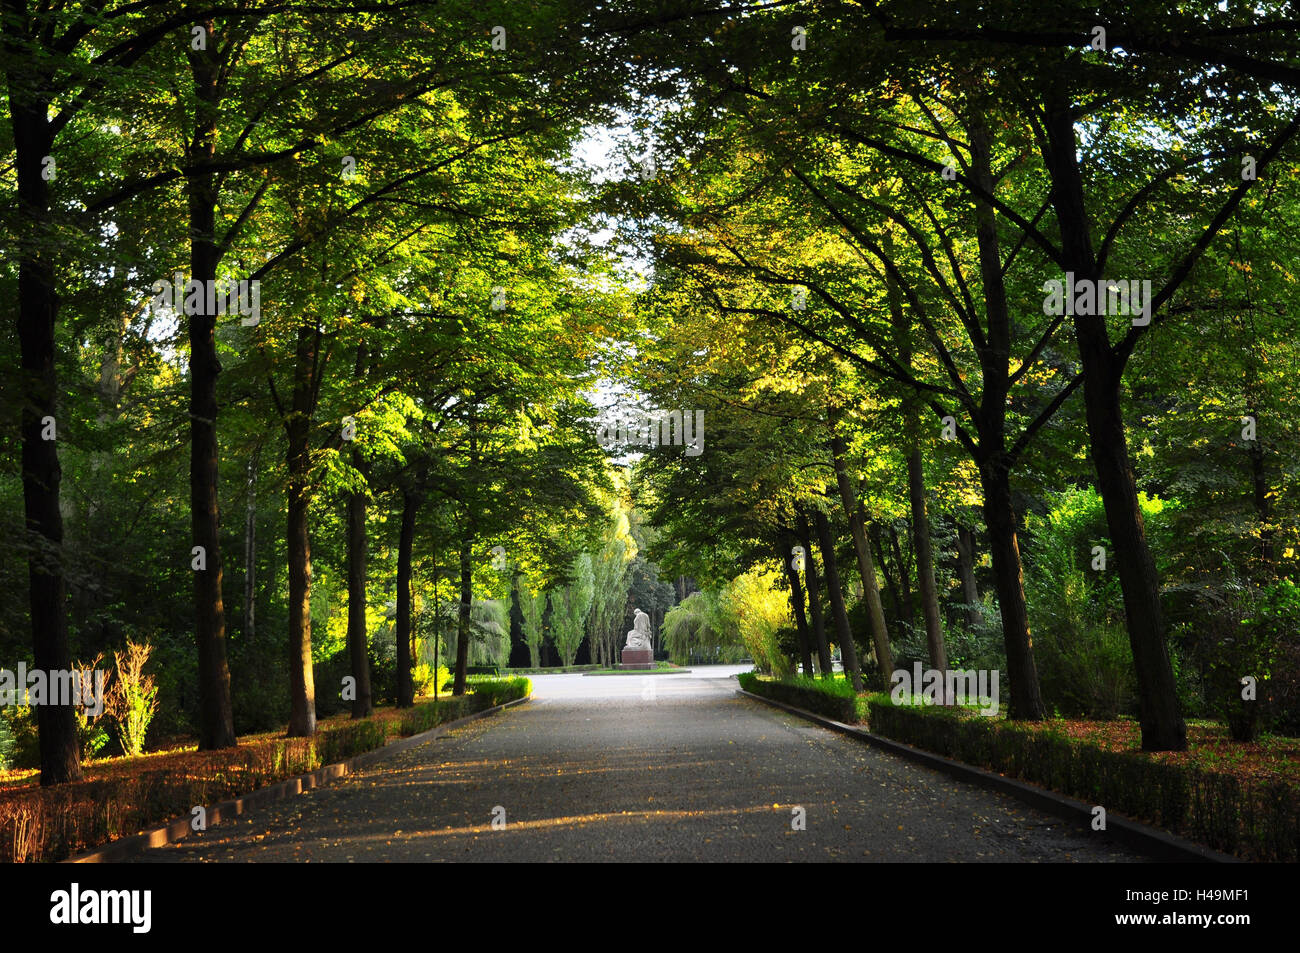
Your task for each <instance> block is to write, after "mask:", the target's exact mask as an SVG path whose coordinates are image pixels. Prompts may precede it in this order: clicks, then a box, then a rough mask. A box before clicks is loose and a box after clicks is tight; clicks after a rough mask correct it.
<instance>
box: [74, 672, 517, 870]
mask: <svg viewBox="0 0 1300 953" xmlns="http://www.w3.org/2000/svg"><path fill="white" fill-rule="evenodd" d="M531 698H532V695H526V696H524V697H523V698H516V699H515V700H514V701H509V702H506V703H505V704H503V705H495V706H493V707H492V708H485V709H484V710H483V711H479V712H475V713H474V714H472V715H466V716H465V717H463V718H457V719H456V720H455V721H449V722H447V723H445V724H442V725H435V726H434V727H433V728H430V729H429V730H428V731H422V732H420V733H419V734H418V735H411V736H410V737H409V738H400V739H398V740H396V741H392V742H389V743H388V744H386V745H384V746H383V747H382V748H374V749H372V750H370V751H363V752H361V754H358V755H355V756H353V757H351V758H349V759H348V760H346V761H339V762H336V763H334V764H327V765H323V766H321V767H319V768H317V769H316V770H315V771H309V772H307V773H306V774H299V775H296V776H295V777H292V778H286V779H285V780H283V781H277V782H275V783H274V784H268V785H267V786H266V787H263V788H258V789H257V790H256V791H252V792H250V793H248V794H245V795H243V796H242V797H237V798H231V799H229V800H226V801H220V802H219V803H217V804H212V805H209V806H208V807H207V808H206V809H205V810H206V811H207V815H208V816H207V821H208V827H209V828H210V827H212V826H213V825H215V824H217V823H219V822H220V821H221V819H222V818H223V817H234V816H237V815H240V814H243V813H244V812H246V811H249V810H252V809H254V808H258V807H262V806H264V805H266V804H270V803H272V802H274V801H281V800H284V799H285V798H287V797H293V796H294V795H296V794H301V793H302V792H303V791H310V790H311V789H312V788H316V787H321V786H323V785H325V784H328V783H329V782H330V781H336V780H338V779H339V778H341V777H344V776H345V775H348V774H351V773H354V772H356V771H358V770H360V769H361V768H366V767H369V766H370V765H372V764H375V763H376V762H379V761H383V760H384V759H386V758H391V757H392V756H393V755H397V754H401V753H402V752H403V751H409V750H410V749H411V748H415V747H418V746H419V745H422V744H424V743H425V742H426V741H432V740H433V739H434V738H437V737H438V736H439V735H442V734H445V733H446V732H448V731H451V730H452V729H453V728H459V727H460V726H462V725H465V724H468V723H469V722H471V721H476V720H477V719H479V718H486V717H488V716H489V715H495V714H496V713H497V712H500V711H504V710H505V709H507V708H512V707H514V706H515V705H522V704H523V703H524V702H526V701H529V700H531ZM190 831H191V827H190V818H189V817H178V818H176V819H175V820H171V821H168V822H167V823H166V824H163V825H161V826H159V827H155V828H152V829H151V830H147V831H143V832H142V833H139V834H134V835H132V836H130V837H122V838H119V839H117V840H115V841H112V842H110V843H108V844H105V845H104V846H103V847H98V848H96V849H94V850H92V851H88V852H86V853H83V854H77V855H76V856H74V857H68V858H66V859H65V860H62V861H59V863H63V864H111V863H115V862H117V861H121V860H124V859H126V858H127V857H130V856H132V855H134V854H139V853H142V852H143V851H145V850H148V849H149V848H151V847H162V846H164V845H166V844H174V843H176V841H178V840H181V839H182V838H184V837H186V836H188V835H189V833H190Z"/></svg>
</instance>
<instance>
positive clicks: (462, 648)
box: [452, 513, 474, 695]
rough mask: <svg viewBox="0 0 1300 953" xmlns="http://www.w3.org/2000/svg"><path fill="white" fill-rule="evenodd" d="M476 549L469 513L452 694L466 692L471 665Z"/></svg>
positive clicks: (462, 558) (463, 543) (463, 542)
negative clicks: (472, 560) (473, 561)
mask: <svg viewBox="0 0 1300 953" xmlns="http://www.w3.org/2000/svg"><path fill="white" fill-rule="evenodd" d="M473 551H474V533H473V530H472V529H471V528H470V517H469V514H468V513H466V514H465V531H464V533H462V535H461V539H460V611H459V614H458V618H457V626H456V683H455V685H454V687H453V688H452V694H454V695H464V694H465V676H466V672H465V670H466V669H467V668H468V667H469V640H470V638H471V633H470V626H469V618H470V617H469V610H470V605H471V604H472V602H473V599H474V567H473V566H472V565H471V563H470V557H471V555H472V554H473Z"/></svg>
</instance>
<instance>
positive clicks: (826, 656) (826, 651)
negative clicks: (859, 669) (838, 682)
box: [799, 512, 834, 678]
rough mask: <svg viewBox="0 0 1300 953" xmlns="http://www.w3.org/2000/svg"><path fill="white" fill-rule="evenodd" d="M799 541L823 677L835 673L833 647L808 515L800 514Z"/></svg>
mask: <svg viewBox="0 0 1300 953" xmlns="http://www.w3.org/2000/svg"><path fill="white" fill-rule="evenodd" d="M799 543H800V544H801V545H802V546H803V551H804V560H803V566H804V576H805V577H806V581H807V583H808V586H807V588H808V613H809V615H811V616H812V630H813V637H814V638H815V639H816V640H817V664H818V667H819V668H820V669H821V675H822V677H823V678H830V677H831V676H832V675H833V674H834V667H833V665H832V664H831V647H830V645H829V644H828V643H827V641H826V619H825V616H824V614H823V613H822V600H821V581H820V580H819V579H818V578H817V557H816V556H815V555H814V554H813V546H812V533H811V532H810V531H809V529H808V517H807V516H805V515H804V514H803V513H802V512H801V513H800V514H799Z"/></svg>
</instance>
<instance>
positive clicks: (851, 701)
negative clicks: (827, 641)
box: [737, 672, 866, 724]
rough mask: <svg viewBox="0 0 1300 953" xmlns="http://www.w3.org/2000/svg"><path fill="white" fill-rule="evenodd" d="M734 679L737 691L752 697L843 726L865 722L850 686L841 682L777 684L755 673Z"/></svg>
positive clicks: (799, 679) (789, 681) (806, 679)
mask: <svg viewBox="0 0 1300 953" xmlns="http://www.w3.org/2000/svg"><path fill="white" fill-rule="evenodd" d="M737 677H738V678H739V679H740V687H741V688H743V689H744V690H745V691H747V692H752V693H753V694H755V695H762V696H763V697H764V698H771V699H772V700H774V701H779V702H783V703H785V704H787V705H793V706H794V707H795V708H802V709H804V710H805V711H811V712H813V713H814V714H818V715H822V716H823V717H826V718H833V719H834V720H835V721H842V722H845V723H847V724H857V723H859V722H861V721H865V720H866V719H865V718H864V717H863V715H864V714H865V712H864V711H863V707H862V704H861V702H860V701H859V699H858V697H857V694H856V693H855V692H854V691H853V686H852V685H851V684H849V683H848V682H847V681H845V680H843V679H814V678H810V677H808V676H806V675H805V676H796V677H795V678H793V679H782V680H780V681H777V680H774V679H769V678H763V677H762V676H760V675H759V674H758V673H757V672H744V673H742V674H740V675H739V676H737Z"/></svg>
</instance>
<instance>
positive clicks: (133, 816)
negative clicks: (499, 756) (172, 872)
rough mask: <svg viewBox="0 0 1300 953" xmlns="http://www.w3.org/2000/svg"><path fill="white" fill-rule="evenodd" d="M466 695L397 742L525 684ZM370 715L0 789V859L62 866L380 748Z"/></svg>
mask: <svg viewBox="0 0 1300 953" xmlns="http://www.w3.org/2000/svg"><path fill="white" fill-rule="evenodd" d="M470 687H471V688H472V689H473V691H472V693H471V694H469V695H464V696H459V697H456V698H447V699H439V701H438V702H437V704H435V703H433V702H432V701H429V702H425V703H423V704H420V705H417V706H416V707H414V708H411V709H408V710H407V711H406V712H404V713H403V714H402V716H401V719H400V721H399V722H398V723H397V730H398V732H399V733H400V734H401V735H403V736H409V735H413V734H418V733H419V732H421V731H427V730H428V729H429V728H432V727H435V726H436V725H439V724H442V723H444V722H448V721H454V720H455V719H457V718H461V717H463V716H465V715H468V714H473V713H474V712H478V711H483V710H485V709H488V708H491V707H493V706H494V705H499V704H502V703H503V702H505V701H512V700H514V699H516V698H523V697H526V696H527V695H528V694H529V693H530V692H531V691H532V683H531V682H530V681H529V680H528V679H526V678H504V679H484V680H482V681H475V682H474V683H473V684H471V686H470ZM387 735H388V723H387V722H386V721H384V720H381V719H379V718H375V719H360V720H358V721H349V722H345V723H344V724H341V725H338V726H336V727H330V728H326V729H323V730H321V731H320V732H319V733H317V734H316V735H315V736H314V737H312V738H271V739H265V740H260V741H252V742H244V743H243V744H241V745H240V746H239V747H237V748H227V749H223V750H220V751H180V752H174V753H170V754H161V755H153V756H147V757H146V758H145V759H144V760H143V762H136V763H135V764H133V763H132V762H133V761H135V759H121V762H120V763H109V764H108V765H106V766H105V769H106V771H107V772H108V774H107V776H106V777H98V778H93V779H91V780H87V781H78V782H75V783H72V784H59V785H55V786H53V787H48V788H42V787H35V786H33V785H22V786H15V787H12V788H9V789H7V790H0V862H4V861H8V862H18V863H22V862H32V861H57V860H63V859H64V858H66V857H69V856H72V855H73V854H79V853H82V852H83V851H87V850H91V849H92V848H94V847H97V846H100V845H103V844H106V843H108V842H110V841H113V840H116V839H117V838H119V837H123V836H127V835H131V834H135V833H137V832H138V831H141V830H144V829H146V828H150V827H156V826H157V825H159V824H161V823H163V822H165V821H167V820H170V819H171V818H175V817H186V816H188V815H189V814H190V812H191V810H192V809H193V808H194V807H195V806H196V805H207V804H213V803H215V802H217V801H224V800H227V799H229V798H233V797H237V796H239V795H242V794H247V793H249V792H251V791H256V790H258V789H259V788H263V787H266V786H267V785H270V784H274V783H276V782H278V781H283V780H285V779H286V778H290V777H293V776H295V775H299V774H305V773H307V772H309V771H314V770H316V769H317V768H319V767H321V766H322V765H326V764H334V763H336V762H339V761H346V760H347V759H348V758H352V757H355V756H356V755H359V754H362V753H363V752H366V751H373V750H375V749H376V748H382V747H383V746H384V744H385V743H386V742H387V740H388V739H387Z"/></svg>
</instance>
